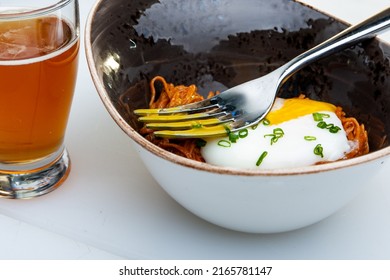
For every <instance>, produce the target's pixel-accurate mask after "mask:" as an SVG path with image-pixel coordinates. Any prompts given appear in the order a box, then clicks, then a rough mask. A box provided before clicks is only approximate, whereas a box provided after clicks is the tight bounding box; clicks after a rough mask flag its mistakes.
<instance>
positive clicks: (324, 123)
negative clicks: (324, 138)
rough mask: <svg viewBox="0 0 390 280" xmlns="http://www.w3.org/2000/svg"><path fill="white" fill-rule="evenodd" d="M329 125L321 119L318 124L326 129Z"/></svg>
mask: <svg viewBox="0 0 390 280" xmlns="http://www.w3.org/2000/svg"><path fill="white" fill-rule="evenodd" d="M326 126H327V124H326V122H324V121H320V122H319V123H318V124H317V127H319V128H322V129H325V128H326Z"/></svg>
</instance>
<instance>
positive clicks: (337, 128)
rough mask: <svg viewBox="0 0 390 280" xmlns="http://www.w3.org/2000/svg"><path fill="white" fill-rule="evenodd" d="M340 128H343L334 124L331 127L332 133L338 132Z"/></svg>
mask: <svg viewBox="0 0 390 280" xmlns="http://www.w3.org/2000/svg"><path fill="white" fill-rule="evenodd" d="M339 130H341V128H340V127H338V126H332V127H331V128H329V132H330V133H337V132H339Z"/></svg>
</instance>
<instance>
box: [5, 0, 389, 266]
mask: <svg viewBox="0 0 390 280" xmlns="http://www.w3.org/2000/svg"><path fill="white" fill-rule="evenodd" d="M129 1H131V0H129ZM304 2H306V3H309V4H312V5H313V6H315V7H318V8H320V9H322V10H324V11H326V12H328V13H330V14H332V15H335V16H336V17H339V18H341V19H344V20H346V21H347V22H350V23H356V22H358V21H360V20H362V19H364V18H365V17H366V16H369V15H371V14H373V13H375V12H377V11H379V10H380V9H382V8H385V7H387V6H389V4H390V1H389V0H343V1H336V0H327V1H325V0H307V1H304ZM93 3H94V1H93V0H81V1H80V9H81V19H82V29H83V30H82V31H84V24H85V21H86V17H87V15H88V13H89V11H90V8H91V7H92V5H93ZM113 3H115V1H113ZM389 33H390V32H387V33H386V34H384V35H383V37H384V38H386V40H388V41H390V34H389ZM66 145H67V147H68V150H69V152H70V155H71V158H72V163H73V165H72V172H71V174H70V176H69V178H68V180H67V181H66V182H65V183H64V185H63V186H62V187H61V188H59V189H58V190H56V191H54V192H52V193H50V194H48V195H46V196H43V197H40V198H37V199H34V200H27V201H21V200H18V201H15V200H5V199H1V200H0V243H1V249H0V259H389V258H390V239H389V236H390V218H389V213H390V188H389V187H388V186H387V185H388V183H385V181H389V179H390V177H389V176H390V175H389V173H390V172H389V171H390V170H388V168H387V170H386V169H384V170H381V172H380V175H381V176H383V178H384V180H383V184H379V185H375V186H370V187H369V188H367V189H366V190H365V191H364V192H363V193H361V194H360V195H359V197H358V198H356V199H355V200H354V201H353V202H352V203H350V204H349V205H348V206H347V207H345V208H344V209H342V210H341V211H340V212H338V213H337V214H336V215H333V216H332V217H330V218H328V219H326V220H324V221H322V222H320V223H318V224H316V225H313V226H310V227H308V228H304V229H301V230H297V231H294V232H289V233H282V234H272V235H251V234H243V233H238V232H233V231H229V230H225V229H222V228H219V227H217V226H214V225H212V224H209V223H207V222H205V221H203V220H201V219H199V218H197V217H196V216H194V215H192V214H191V213H189V212H188V211H186V210H185V209H183V208H182V207H181V206H180V205H178V204H177V203H176V202H175V201H173V200H172V199H171V198H170V197H169V196H168V195H167V194H166V193H165V192H164V191H163V190H162V189H161V188H160V187H159V185H158V183H157V182H155V181H154V180H153V179H152V178H151V177H150V175H149V173H148V172H147V170H146V169H145V167H144V166H143V165H142V164H140V161H139V158H138V156H137V155H136V153H135V152H134V150H133V149H132V146H131V143H130V140H129V139H128V137H127V136H126V135H125V134H124V133H123V132H122V131H121V130H120V129H119V128H118V127H117V126H116V124H115V123H114V121H113V120H112V119H111V117H110V116H109V115H108V113H107V112H106V110H105V109H104V107H103V105H102V102H101V101H100V99H99V97H98V95H97V92H96V90H95V87H94V85H93V83H92V80H91V78H90V75H89V72H88V68H87V65H86V61H85V55H84V49H83V45H82V49H81V53H80V68H79V78H78V85H77V89H76V95H75V98H74V103H73V108H72V112H71V118H70V122H69V126H68V132H67V139H66ZM387 167H388V166H387Z"/></svg>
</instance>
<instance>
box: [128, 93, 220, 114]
mask: <svg viewBox="0 0 390 280" xmlns="http://www.w3.org/2000/svg"><path fill="white" fill-rule="evenodd" d="M217 108H219V105H218V99H217V98H216V97H215V96H214V97H212V98H209V99H205V100H202V101H199V102H195V103H190V104H186V105H180V106H176V107H170V108H157V109H136V110H134V113H135V114H136V115H139V116H145V115H150V114H158V115H167V114H178V113H188V114H194V113H197V112H202V111H207V110H212V109H217Z"/></svg>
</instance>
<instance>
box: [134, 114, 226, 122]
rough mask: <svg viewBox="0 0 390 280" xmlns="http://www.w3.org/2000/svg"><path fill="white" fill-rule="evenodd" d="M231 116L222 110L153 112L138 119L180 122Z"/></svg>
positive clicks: (142, 120) (143, 120)
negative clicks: (163, 113)
mask: <svg viewBox="0 0 390 280" xmlns="http://www.w3.org/2000/svg"><path fill="white" fill-rule="evenodd" d="M226 117H229V113H227V112H224V111H221V112H210V113H208V112H204V113H195V114H186V113H182V114H175V115H159V114H151V115H146V116H142V117H139V118H138V120H139V121H141V122H146V123H150V122H179V121H189V120H200V119H211V118H212V119H219V118H226Z"/></svg>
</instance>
